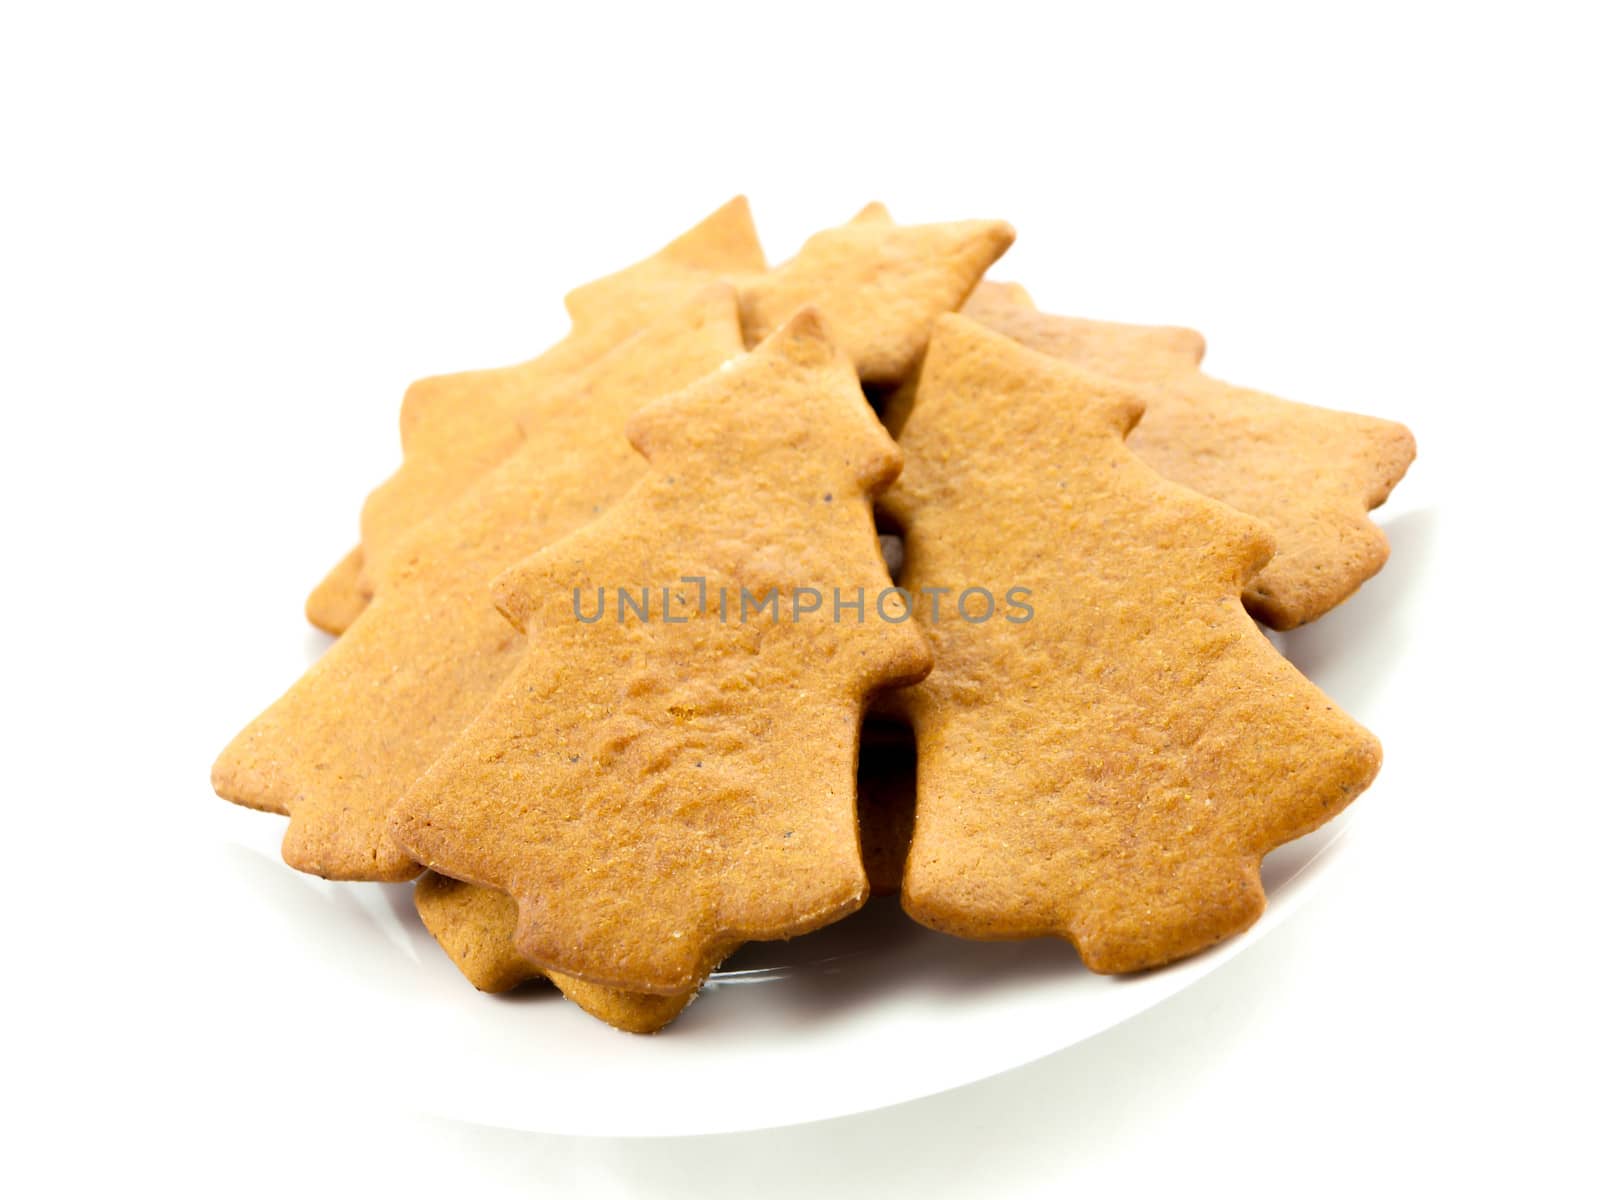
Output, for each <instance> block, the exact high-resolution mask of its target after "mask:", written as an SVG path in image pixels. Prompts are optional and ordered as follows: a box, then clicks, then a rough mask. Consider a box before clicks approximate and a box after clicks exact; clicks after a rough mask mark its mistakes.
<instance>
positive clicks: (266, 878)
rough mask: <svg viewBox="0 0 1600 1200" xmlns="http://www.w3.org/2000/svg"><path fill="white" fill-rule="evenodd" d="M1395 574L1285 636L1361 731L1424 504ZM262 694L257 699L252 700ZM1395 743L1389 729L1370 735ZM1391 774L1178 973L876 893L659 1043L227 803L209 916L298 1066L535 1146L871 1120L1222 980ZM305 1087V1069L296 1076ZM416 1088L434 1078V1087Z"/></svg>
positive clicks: (1401, 604) (1401, 603)
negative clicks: (473, 982) (479, 971)
mask: <svg viewBox="0 0 1600 1200" xmlns="http://www.w3.org/2000/svg"><path fill="white" fill-rule="evenodd" d="M1386 524H1387V525H1388V527H1389V529H1390V532H1391V538H1392V541H1393V542H1394V562H1393V563H1392V564H1391V566H1390V568H1389V569H1388V570H1387V571H1386V572H1385V573H1384V574H1383V575H1381V576H1379V578H1378V579H1377V580H1375V581H1373V582H1372V583H1371V584H1369V585H1368V587H1367V588H1366V589H1364V590H1363V591H1362V593H1361V594H1360V595H1358V596H1357V597H1356V598H1355V599H1354V600H1352V601H1351V602H1350V603H1349V604H1347V605H1346V606H1344V607H1343V608H1341V609H1340V610H1338V611H1336V612H1335V613H1333V614H1331V615H1330V616H1329V617H1327V618H1325V619H1324V620H1323V621H1321V622H1318V623H1317V624H1316V625H1314V626H1312V627H1310V628H1308V629H1305V630H1301V631H1297V632H1296V633H1294V634H1290V635H1287V636H1280V637H1275V639H1274V640H1276V641H1277V643H1278V644H1279V645H1280V646H1281V647H1283V648H1284V650H1285V652H1286V653H1288V654H1289V656H1290V657H1291V658H1293V659H1295V660H1296V661H1297V663H1299V664H1300V665H1301V667H1302V669H1304V670H1306V671H1307V672H1308V673H1309V674H1311V675H1312V677H1313V678H1315V679H1317V681H1318V682H1319V683H1321V684H1322V685H1323V686H1324V687H1325V688H1326V689H1327V690H1329V691H1330V693H1331V694H1332V695H1333V696H1334V697H1335V698H1336V699H1338V700H1339V701H1340V702H1341V703H1343V704H1344V705H1345V706H1346V707H1347V708H1349V709H1350V710H1351V711H1352V713H1354V714H1355V715H1356V716H1357V717H1358V718H1363V719H1366V720H1368V721H1369V722H1371V723H1375V724H1376V723H1377V722H1375V721H1374V720H1373V718H1374V716H1375V715H1376V712H1377V710H1378V709H1379V708H1384V709H1386V710H1388V711H1386V714H1385V715H1386V716H1388V717H1391V718H1392V717H1393V716H1394V712H1393V710H1392V709H1391V708H1390V706H1385V705H1381V704H1380V703H1379V700H1380V699H1381V696H1382V692H1383V686H1384V683H1385V680H1387V679H1389V678H1391V677H1393V676H1394V675H1395V674H1397V673H1398V672H1399V671H1400V670H1401V669H1402V666H1403V658H1404V649H1405V644H1406V638H1405V636H1404V631H1405V627H1406V620H1407V616H1406V614H1407V610H1408V608H1409V607H1410V606H1409V604H1408V603H1407V602H1406V601H1407V593H1408V591H1409V590H1410V589H1409V582H1410V581H1411V580H1412V579H1414V578H1415V577H1416V575H1417V573H1418V572H1420V571H1422V570H1423V569H1424V560H1425V558H1426V554H1427V549H1428V543H1429V542H1430V540H1431V536H1432V529H1433V522H1432V518H1431V514H1430V513H1429V512H1428V511H1426V510H1416V509H1415V508H1414V507H1413V509H1412V511H1410V512H1407V513H1404V514H1403V515H1402V514H1398V513H1397V514H1394V515H1391V516H1390V517H1389V519H1388V520H1387V522H1386ZM262 690H263V692H264V691H265V690H268V689H266V688H263V689H262ZM1379 732H1380V733H1382V734H1385V735H1387V736H1389V737H1391V738H1393V737H1395V736H1398V733H1397V731H1396V730H1394V729H1383V728H1381V726H1380V728H1379ZM1382 791H1383V780H1382V778H1381V777H1380V780H1379V782H1378V784H1377V785H1375V786H1374V788H1373V789H1372V791H1371V792H1369V793H1368V795H1367V796H1366V797H1364V798H1363V799H1362V800H1361V801H1360V802H1358V804H1357V805H1356V806H1355V808H1354V810H1352V812H1351V813H1350V814H1347V815H1346V817H1345V818H1343V819H1341V821H1338V822H1335V823H1333V824H1332V825H1330V826H1328V827H1326V828H1324V829H1323V830H1321V831H1319V832H1318V833H1316V834H1314V835H1312V836H1311V837H1308V838H1305V839H1302V840H1301V841H1299V842H1297V843H1294V844H1293V845H1290V846H1286V847H1283V848H1282V849H1280V850H1279V851H1277V852H1276V853H1274V854H1273V855H1272V856H1270V857H1269V859H1268V861H1267V864H1266V870H1265V882H1266V887H1267V893H1268V896H1269V906H1268V909H1267V913H1266V915H1265V917H1263V919H1262V920H1261V921H1260V922H1259V923H1258V924H1257V925H1256V926H1255V927H1254V928H1253V929H1251V930H1250V931H1249V932H1248V933H1246V934H1244V935H1243V936H1241V937H1238V938H1235V939H1233V940H1232V941H1230V942H1227V943H1224V944H1223V945H1221V946H1219V947H1217V948H1215V949H1213V950H1211V951H1210V952H1208V953H1206V954H1202V955H1199V956H1197V957H1195V958H1193V959H1191V960H1189V961H1187V962H1184V963H1180V964H1178V965H1176V966H1174V967H1170V968H1168V969H1165V970H1161V971H1155V972H1150V973H1147V974H1144V975H1140V976H1137V977H1132V978H1123V979H1107V978H1103V977H1099V976H1095V975H1092V974H1090V973H1089V972H1088V971H1086V970H1085V969H1084V968H1083V967H1082V966H1081V965H1079V964H1078V962H1077V960H1076V957H1075V956H1074V954H1073V953H1072V951H1071V949H1070V948H1069V947H1068V946H1067V945H1066V944H1065V943H1063V942H1059V941H1055V940H1053V939H1051V940H1040V941H1033V942H1013V943H974V942H964V941H960V940H957V939H954V938H949V937H945V936H943V935H940V934H936V933H933V932H931V931H929V930H926V929H923V928H921V927H920V926H918V925H916V924H914V923H913V922H911V921H910V920H908V919H907V918H905V917H904V916H903V915H902V914H901V913H900V911H899V909H898V907H897V906H896V904H895V902H894V901H893V900H892V899H890V900H878V901H874V902H873V903H872V904H870V905H869V906H868V908H867V909H866V910H865V911H864V912H862V913H860V914H858V915H857V916H855V917H852V918H850V919H848V920H846V921H843V922H841V923H839V924H837V925H835V926H833V927H831V928H829V929H826V930H823V931H821V932H820V933H817V934H814V935H812V936H809V937H805V938H800V939H797V940H795V941H793V942H789V943H773V944H766V945H756V946H751V947H747V948H746V949H745V950H743V951H741V952H740V953H739V954H738V955H736V956H735V957H734V958H733V959H730V960H729V962H728V963H727V964H726V966H725V968H724V969H723V970H722V971H720V972H719V973H718V974H717V976H716V977H715V978H714V980H713V981H712V982H711V983H710V984H709V985H708V986H707V987H706V989H705V991H704V993H703V995H702V996H701V997H700V998H699V999H698V1000H697V1001H696V1002H695V1003H694V1004H693V1005H691V1006H690V1008H689V1009H688V1010H687V1012H685V1013H684V1015H683V1016H682V1017H681V1018H680V1019H679V1020H678V1021H677V1022H676V1023H675V1024H674V1025H672V1026H670V1027H669V1028H668V1030H667V1031H666V1032H665V1033H663V1034H661V1035H659V1036H656V1037H649V1038H643V1037H634V1036H630V1035H626V1034H621V1033H617V1032H615V1031H614V1030H612V1029H610V1028H609V1027H607V1026H605V1025H602V1024H601V1023H599V1022H598V1021H595V1020H594V1019H593V1018H591V1017H589V1016H587V1015H585V1014H584V1013H583V1012H581V1011H580V1010H579V1009H578V1008H577V1007H576V1006H575V1005H572V1004H569V1003H567V1002H566V1001H565V1000H564V999H562V997H561V996H560V995H559V994H558V993H557V992H555V990H554V989H553V988H550V987H548V986H543V985H535V986H532V987H529V988H526V989H523V990H522V991H520V992H518V993H515V994H513V995H510V996H504V997H495V996H487V995H482V994H480V993H478V992H476V991H474V990H473V989H472V988H471V987H470V986H468V985H467V983H466V982H465V980H463V979H462V978H461V976H460V975H459V974H457V972H456V970H455V968H454V966H453V965H451V963H450V962H449V961H448V960H447V959H446V957H445V956H444V954H443V953H442V952H441V951H440V950H439V949H438V947H437V946H436V945H434V943H433V941H432V939H431V938H430V937H429V936H428V934H427V932H426V931H425V930H424V929H423V927H422V925H421V922H420V921H419V920H418V918H417V916H416V914H415V911H414V909H413V908H412V904H411V896H410V887H409V885H395V886H386V885H376V884H357V885H351V884H330V883H326V882H323V881H322V880H319V879H315V878H312V877H309V876H305V875H301V874H298V873H296V872H294V871H291V870H289V869H288V868H287V867H285V866H284V865H283V864H282V863H281V862H280V861H279V860H278V856H277V845H276V839H277V838H278V837H279V836H280V835H281V832H282V822H281V821H278V820H274V819H270V818H266V817H263V816H261V815H260V814H255V813H249V812H246V811H243V810H234V809H227V808H226V806H221V805H218V806H217V808H218V809H219V810H222V811H220V812H219V813H218V821H217V825H216V826H215V828H217V829H218V832H219V833H220V834H221V836H222V839H223V840H224V842H226V843H227V845H226V846H225V847H224V850H223V853H224V856H225V858H226V860H227V861H226V863H225V864H220V865H221V867H222V869H221V870H219V871H218V872H217V875H218V877H219V878H221V879H222V880H224V881H226V882H225V884H224V885H223V891H224V893H228V894H222V895H217V896H215V897H214V903H215V904H216V905H218V906H225V905H233V906H239V908H238V909H235V912H242V910H244V909H253V910H255V911H254V912H253V913H251V918H250V919H253V920H256V921H263V920H264V921H266V922H267V924H268V925H269V926H270V927H272V928H273V929H274V930H275V932H268V933H262V934H259V935H257V936H256V938H255V942H254V944H253V945H252V950H251V953H252V955H253V956H254V959H253V961H254V968H253V975H254V976H255V977H256V978H258V979H260V980H261V981H262V986H263V987H276V988H279V989H280V994H278V995H277V997H276V999H273V998H271V997H270V995H261V996H257V997H256V1000H257V1002H258V1003H260V1004H261V1005H262V1006H263V1008H273V1007H275V1008H276V1011H279V1012H282V1011H284V1010H286V1009H287V1008H289V1007H291V1006H295V1007H299V1008H301V1011H300V1012H299V1014H298V1015H297V1016H296V1017H295V1019H294V1034H293V1038H294V1044H295V1054H296V1055H297V1056H303V1057H305V1058H307V1059H310V1060H311V1061H312V1062H313V1063H314V1064H315V1070H314V1072H313V1073H314V1074H319V1075H326V1076H328V1077H329V1078H330V1079H334V1080H337V1081H338V1083H339V1086H341V1087H349V1086H350V1085H351V1083H352V1081H354V1082H356V1083H358V1084H362V1085H371V1086H372V1087H373V1088H374V1089H376V1091H375V1094H376V1095H379V1096H383V1097H386V1098H387V1099H389V1100H390V1101H394V1100H396V1099H398V1100H399V1101H400V1102H401V1103H405V1104H407V1105H412V1106H415V1107H418V1108H421V1109H423V1110H425V1111H428V1112H431V1113H434V1114H437V1115H441V1116H447V1117H452V1118H459V1119H462V1120H468V1121H473V1122H479V1123H483V1124H489V1125H495V1126H503V1127H510V1128H517V1129H525V1130H533V1131H539V1132H546V1133H562V1134H578V1135H596V1136H612V1137H620V1136H662V1135H683V1134H709V1133H727V1132H734V1131H740V1130H753V1129H761V1128H767V1127H773V1126H779V1125H786V1124H794V1123H799V1122H805V1121H814V1120H819V1119H823V1118H828V1117H837V1116H843V1115H846V1114H850V1113H856V1112H862V1111H866V1110H869V1109H873V1108H878V1107H882V1106H885V1105H890V1104H895V1103H899V1102H902V1101H907V1100H912V1099H915V1098H917V1097H920V1096H926V1095H930V1094H932V1093H934V1092H938V1091H942V1090H944V1089H948V1088H953V1087H957V1086H959V1085H961V1084H964V1083H969V1082H972V1081H975V1080H978V1079H982V1078H985V1077H987V1076H990V1075H994V1074H997V1073H999V1072H1001V1071H1005V1070H1008V1069H1010V1068H1012V1067H1016V1066H1020V1065H1021V1064H1023V1063H1026V1062H1030V1061H1032V1060H1034V1059H1037V1058H1040V1057H1042V1056H1044V1055H1047V1054H1050V1053H1052V1052H1055V1051H1058V1050H1061V1049H1063V1048H1065V1047H1068V1046H1071V1045H1073V1044H1074V1043H1076V1042H1080V1041H1082V1040H1084V1039H1085V1038H1088V1037H1091V1036H1093V1035H1094V1034H1096V1033H1098V1032H1100V1031H1101V1030H1104V1029H1106V1028H1108V1027H1110V1026H1112V1025H1114V1024H1116V1023H1118V1022H1120V1021H1123V1020H1126V1019H1127V1018H1129V1017H1131V1016H1133V1015H1135V1014H1137V1013H1139V1012H1141V1011H1143V1010H1145V1009H1147V1008H1149V1007H1151V1006H1152V1005H1154V1004H1157V1003H1159V1002H1160V1001H1162V1000H1164V999H1166V998H1167V997H1169V996H1171V995H1173V994H1174V993H1176V992H1178V991H1180V990H1182V989H1183V988H1185V987H1188V986H1189V985H1190V984H1192V983H1194V982H1195V981H1197V980H1199V979H1201V978H1203V977H1204V976H1205V975H1207V974H1209V973H1210V972H1212V971H1214V970H1216V969H1217V968H1218V967H1219V966H1221V965H1222V964H1223V963H1225V962H1227V961H1228V959H1230V958H1232V957H1233V956H1234V955H1236V954H1238V953H1239V952H1240V951H1241V950H1242V949H1244V948H1245V947H1246V946H1248V945H1250V944H1251V943H1252V942H1254V941H1255V940H1257V939H1259V938H1260V937H1262V936H1264V935H1265V934H1266V933H1267V932H1268V931H1270V930H1272V929H1273V928H1275V927H1276V926H1278V925H1279V924H1281V923H1282V922H1283V921H1284V920H1285V919H1286V918H1287V917H1288V916H1289V915H1290V914H1291V913H1292V912H1293V911H1294V909H1295V907H1296V905H1297V904H1298V903H1299V902H1300V901H1301V899H1303V897H1304V896H1305V895H1306V894H1307V892H1308V891H1309V890H1310V889H1311V888H1312V887H1313V886H1314V885H1315V884H1316V883H1317V881H1318V880H1320V879H1322V878H1324V877H1326V875H1327V873H1328V872H1329V871H1331V870H1333V869H1334V868H1335V867H1336V865H1337V863H1338V860H1339V858H1340V849H1341V846H1342V845H1344V844H1345V841H1346V840H1347V839H1345V838H1344V837H1343V832H1344V830H1345V828H1346V827H1347V822H1348V821H1349V819H1350V818H1351V817H1352V816H1354V817H1356V818H1357V819H1359V813H1360V811H1361V810H1362V808H1363V807H1366V806H1370V805H1373V804H1380V803H1382V802H1383V801H1382ZM302 1074H304V1071H303V1070H302ZM423 1081H425V1082H423Z"/></svg>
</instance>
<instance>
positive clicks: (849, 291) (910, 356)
mask: <svg viewBox="0 0 1600 1200" xmlns="http://www.w3.org/2000/svg"><path fill="white" fill-rule="evenodd" d="M1015 237H1016V233H1015V231H1014V230H1013V229H1012V228H1011V226H1009V225H1007V224H1006V223H1005V222H1004V221H951V222H946V223H943V224H935V225H896V224H894V222H892V221H891V220H890V219H889V214H888V210H886V209H885V208H884V207H883V206H882V205H881V204H869V205H868V206H867V207H866V208H865V209H863V210H862V211H861V212H860V213H858V214H857V215H856V217H855V218H854V219H853V220H851V221H850V222H849V223H847V224H845V225H840V226H838V227H836V228H833V229H825V230H823V231H822V232H821V233H818V234H815V235H813V236H812V237H811V238H810V240H808V241H807V242H806V244H805V245H804V246H802V247H801V248H800V252H799V253H798V254H796V255H795V256H794V257H793V258H791V259H790V260H789V261H788V262H786V263H784V264H783V265H782V266H779V267H774V268H773V269H772V270H771V271H768V272H766V273H765V274H763V275H755V276H748V277H745V278H742V279H741V280H740V281H739V307H740V313H741V314H742V315H743V318H744V333H745V340H746V342H747V343H748V344H754V343H755V342H757V341H760V340H761V339H762V338H764V337H766V336H767V335H768V334H769V333H771V332H772V331H773V330H774V329H776V328H777V327H778V326H779V325H780V324H782V323H783V322H784V321H785V320H787V319H788V317H789V316H790V315H792V314H793V313H794V312H795V311H796V310H797V309H799V308H800V307H801V306H802V305H813V306H815V307H816V308H817V309H819V310H820V311H821V312H822V315H823V318H824V320H826V321H827V323H828V328H829V330H830V331H831V332H832V336H833V337H834V338H835V339H836V340H837V341H838V343H839V345H840V347H841V348H842V349H843V350H844V351H845V353H846V354H848V355H849V356H850V358H851V360H852V361H853V362H854V363H855V365H856V371H857V373H858V374H859V375H860V376H861V380H862V382H863V383H867V384H873V385H893V384H897V383H899V382H901V381H902V380H903V379H905V378H906V377H907V376H908V375H910V374H911V373H912V372H913V371H914V370H915V368H916V365H917V363H918V361H919V360H920V359H921V358H922V354H923V351H924V350H925V349H926V348H927V345H928V334H929V332H930V331H931V330H932V328H933V323H934V321H935V320H936V319H938V317H940V316H941V315H942V314H944V313H948V312H954V311H955V310H956V309H958V308H960V307H961V303H962V301H963V300H965V299H966V298H967V296H968V295H969V294H970V293H971V292H972V289H973V288H974V287H975V286H976V285H977V283H978V280H979V279H981V278H982V276H983V273H984V272H985V271H987V270H988V269H989V266H990V264H992V263H993V262H994V261H995V259H997V258H999V257H1000V256H1001V255H1002V254H1004V253H1005V252H1006V250H1007V248H1008V247H1009V246H1010V245H1011V243H1012V241H1013V240H1014V239H1015Z"/></svg>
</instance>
